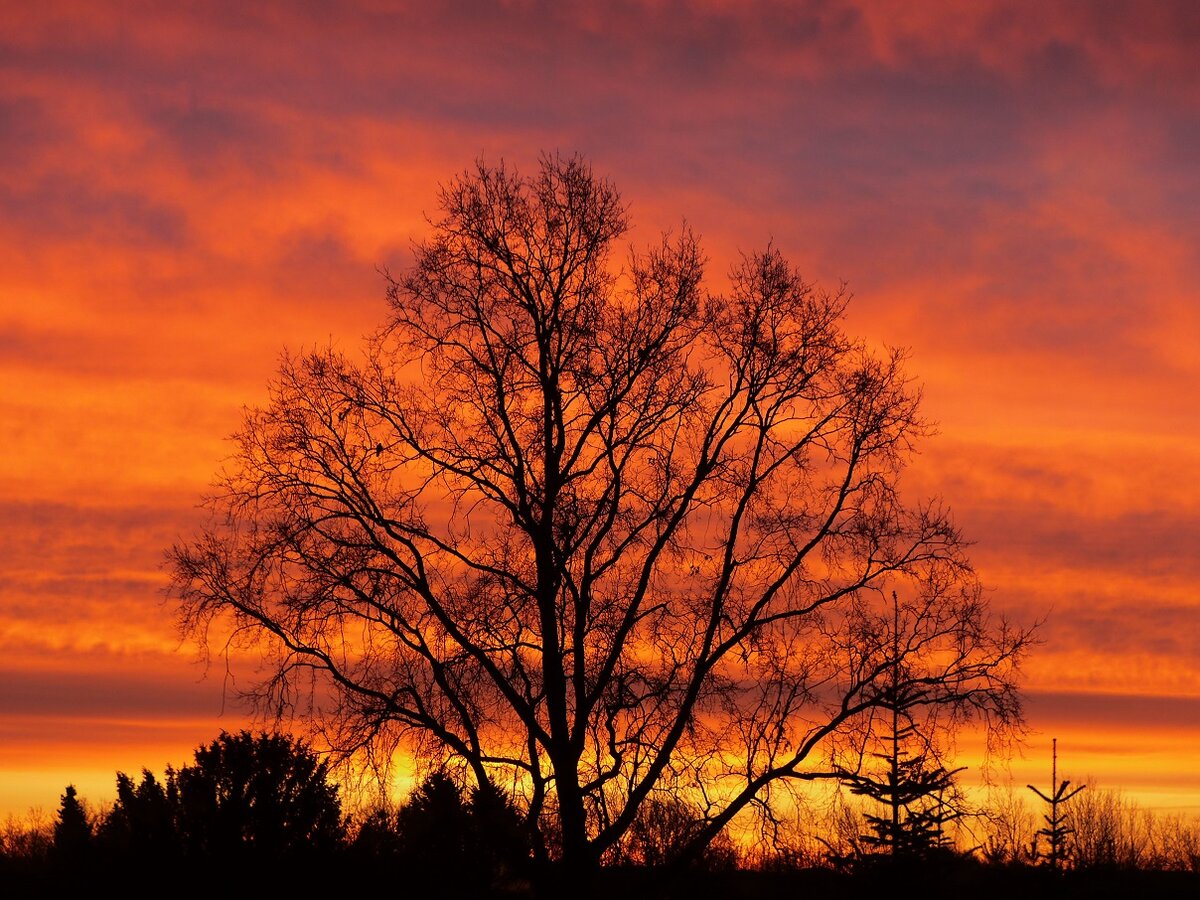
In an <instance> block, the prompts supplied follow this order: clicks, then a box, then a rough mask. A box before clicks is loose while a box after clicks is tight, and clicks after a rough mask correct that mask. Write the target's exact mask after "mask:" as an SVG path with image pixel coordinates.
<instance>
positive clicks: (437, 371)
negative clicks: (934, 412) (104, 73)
mask: <svg viewBox="0 0 1200 900" xmlns="http://www.w3.org/2000/svg"><path fill="white" fill-rule="evenodd" d="M440 200H441V209H442V214H441V217H440V218H439V219H437V220H436V221H434V222H433V223H432V236H431V237H430V238H429V239H428V240H427V241H426V242H425V243H422V244H420V245H419V246H417V247H416V248H415V263H414V265H413V267H412V269H411V271H409V272H407V273H406V274H404V275H403V276H402V277H399V278H392V277H391V276H390V275H388V276H387V281H388V299H389V302H390V316H389V318H388V320H387V322H386V324H385V325H384V326H383V327H382V328H381V330H380V331H379V332H378V333H377V334H376V335H375V336H374V337H373V338H372V339H371V340H370V341H369V342H368V346H367V349H366V353H365V358H364V359H363V360H361V361H353V360H352V359H350V358H348V357H347V356H346V355H345V354H343V353H340V352H338V351H335V350H333V349H326V350H319V351H314V352H311V353H306V354H304V355H300V356H291V355H285V357H284V359H283V361H282V364H281V367H280V372H279V377H278V378H277V379H276V380H275V381H274V383H273V385H272V388H271V397H270V402H269V403H268V404H267V405H266V406H265V408H262V409H257V410H253V411H251V412H249V413H248V414H247V416H246V420H245V425H244V428H243V429H242V431H241V432H240V434H239V435H238V438H237V441H238V443H237V446H238V451H237V453H236V456H235V458H234V460H233V462H232V465H231V466H230V468H229V469H228V471H227V473H226V474H224V475H223V477H222V480H221V482H220V485H219V491H218V492H217V493H216V495H215V497H213V498H212V501H211V503H212V507H213V509H214V512H215V517H214V520H213V524H212V525H211V526H210V527H209V528H208V529H207V530H206V531H205V532H204V533H202V534H201V535H199V536H198V537H196V538H195V539H194V540H192V541H190V542H189V543H186V544H183V545H179V546H176V547H175V548H174V549H173V551H172V552H171V555H170V558H171V564H172V570H173V591H174V594H175V596H177V597H178V598H179V600H180V602H181V607H180V608H181V610H182V616H181V623H182V627H183V628H184V630H185V632H187V633H188V634H191V635H194V636H196V637H198V638H200V639H201V640H202V642H203V641H205V640H212V639H216V640H226V639H228V640H234V641H238V640H247V641H251V642H255V643H258V644H260V645H261V647H262V648H263V649H264V651H266V652H267V653H269V654H271V657H270V659H271V665H270V673H271V674H270V677H269V678H268V679H267V680H266V681H265V682H264V683H263V684H262V685H261V689H260V691H259V692H258V694H257V697H258V699H259V700H260V701H262V702H263V704H264V706H263V709H264V710H275V711H276V712H279V711H286V710H288V709H290V708H292V704H294V703H295V702H297V700H298V699H299V698H301V697H303V696H306V694H305V692H306V691H308V690H309V689H311V688H313V687H317V688H319V689H320V690H324V691H326V693H327V695H328V696H332V697H333V699H332V700H331V701H328V702H327V703H326V704H325V705H324V706H321V707H320V708H319V709H317V710H315V712H317V713H319V717H318V718H319V721H321V722H323V723H325V724H326V725H327V726H328V727H329V728H330V732H329V737H330V738H331V739H332V740H333V742H334V744H335V745H337V746H338V747H340V748H342V749H345V750H351V749H355V748H357V749H363V748H371V747H373V748H376V750H377V751H378V749H379V748H385V749H386V750H387V751H393V750H395V749H397V748H399V747H404V748H405V749H407V750H408V751H409V752H412V753H416V754H417V755H418V756H424V757H429V758H433V757H438V756H453V757H456V758H457V759H459V760H461V761H462V762H463V764H465V765H466V766H467V767H469V769H470V771H471V772H472V773H473V777H474V778H475V780H476V781H477V782H478V783H479V784H485V783H487V781H488V780H489V779H491V780H493V781H494V782H496V783H497V784H501V785H504V786H505V787H506V789H511V790H512V791H514V792H516V793H517V794H519V796H520V797H521V799H522V802H523V808H524V809H525V810H526V811H527V816H528V823H529V826H530V828H531V831H532V832H533V833H534V836H535V838H539V839H540V846H541V849H542V852H543V854H545V855H548V856H551V857H555V858H557V859H559V860H560V862H561V865H560V867H559V868H560V870H562V871H565V872H566V873H568V877H582V876H583V875H585V874H586V872H587V871H588V870H590V869H591V868H592V867H594V866H595V865H598V863H599V860H600V859H601V856H602V855H603V854H604V853H605V851H606V850H609V849H610V848H613V847H615V846H616V845H617V843H618V842H619V841H620V840H621V838H622V836H623V835H625V834H626V833H627V832H628V831H629V829H630V828H631V826H632V825H633V824H634V823H635V822H636V821H637V817H638V814H639V811H640V810H641V809H642V807H643V806H644V804H645V803H646V802H647V800H648V798H651V797H652V796H654V794H655V792H656V791H661V790H665V789H672V790H675V791H678V792H680V793H681V795H682V796H687V797H689V798H690V800H689V802H694V803H695V804H696V805H697V808H698V809H700V810H701V815H702V822H701V825H700V826H699V827H697V828H696V829H695V830H694V833H693V834H692V835H691V837H690V846H691V848H692V853H697V852H699V851H700V850H701V849H702V848H703V846H704V845H705V843H706V842H707V841H709V840H711V839H712V837H713V836H714V835H716V834H718V833H719V832H720V831H721V829H722V828H724V827H725V826H726V825H727V824H729V823H730V821H731V820H732V819H733V818H734V817H735V816H738V815H739V813H742V812H743V811H746V810H748V809H750V808H751V807H753V808H755V809H757V810H759V811H760V812H763V811H765V812H767V813H768V814H769V812H770V810H771V808H772V804H774V803H776V802H778V798H777V797H776V795H774V794H773V793H772V789H773V788H775V787H778V786H780V785H782V784H784V783H785V782H795V781H803V780H808V779H816V778H829V777H833V776H834V775H835V773H834V772H833V770H832V767H831V766H830V765H829V764H828V762H827V760H826V758H825V755H824V748H825V747H826V745H827V743H828V739H829V738H830V737H831V736H834V735H838V734H841V733H845V732H847V731H848V730H852V729H854V728H856V727H857V728H861V727H863V723H864V721H865V720H866V719H867V718H869V716H870V714H871V712H872V710H873V709H875V708H876V707H877V706H878V705H879V704H880V702H881V698H883V697H884V695H885V693H886V692H887V691H889V690H894V686H892V683H891V679H890V673H891V672H892V671H893V668H892V664H893V661H892V659H891V657H892V652H891V651H892V647H891V644H890V640H889V637H888V632H887V629H886V627H884V628H880V627H878V623H879V621H880V617H879V614H880V612H881V611H882V615H883V619H882V621H883V622H884V623H885V624H886V622H887V619H888V611H889V610H888V607H889V604H888V603H887V602H886V600H884V599H883V598H884V597H885V596H886V592H888V591H890V590H892V589H894V588H896V587H901V589H902V590H904V591H906V592H907V593H908V594H909V595H911V596H912V597H914V598H915V599H914V601H913V602H914V604H915V605H916V606H918V607H919V608H920V609H921V610H923V615H924V619H923V623H924V624H923V627H922V628H921V629H920V631H919V632H918V633H916V634H914V635H913V638H912V641H911V642H910V643H909V644H907V645H906V647H905V653H906V659H907V660H908V661H910V662H911V665H906V667H905V669H904V671H905V672H906V673H907V674H906V676H905V677H908V678H912V679H914V680H917V681H919V682H920V684H921V686H922V691H923V693H922V695H921V696H922V699H921V702H922V703H928V704H938V705H940V706H943V707H945V708H947V709H953V710H954V711H956V712H957V713H963V714H966V713H975V714H980V715H983V716H984V717H986V718H987V719H988V720H989V721H991V722H992V723H994V724H998V725H1001V726H1004V725H1011V724H1012V723H1014V722H1016V721H1018V720H1019V715H1020V706H1019V699H1018V695H1017V693H1016V690H1015V676H1016V666H1017V663H1018V661H1019V659H1020V657H1021V654H1022V652H1023V651H1024V649H1025V647H1026V644H1027V641H1028V633H1026V632H1023V631H1020V630H1013V629H1011V628H1009V627H1008V626H1007V625H1005V624H1004V623H1003V622H999V623H996V622H993V621H991V620H990V619H989V617H988V613H987V610H986V607H985V604H984V602H983V600H982V598H981V594H980V589H979V586H978V584H977V581H976V578H975V575H974V573H973V571H972V569H971V566H970V564H969V561H968V560H967V558H966V556H965V554H964V549H963V541H962V539H961V537H960V535H959V532H958V531H957V530H956V528H955V526H954V525H953V524H952V522H951V520H950V518H949V516H948V514H947V513H946V511H945V510H944V509H943V508H942V507H941V506H940V505H939V503H937V502H925V503H921V504H918V505H915V506H914V505H907V504H906V502H905V501H904V500H903V499H902V498H901V494H900V491H899V484H898V479H899V476H900V474H901V472H902V470H903V468H904V467H905V465H906V463H907V461H908V458H909V455H910V453H911V451H912V449H913V444H914V442H915V441H916V440H917V439H919V438H921V437H922V436H924V435H925V434H926V432H927V430H928V429H927V427H926V425H925V424H924V423H923V422H922V420H921V419H920V416H919V413H918V406H919V392H918V391H917V390H915V389H914V387H913V385H912V384H911V382H910V380H909V379H908V377H907V376H906V375H905V373H904V370H903V362H904V353H903V352H902V351H898V350H891V351H886V352H882V353H873V352H871V351H869V349H868V348H867V347H866V346H865V344H864V343H863V342H861V341H857V340H854V339H852V338H851V337H849V336H847V335H846V334H845V333H844V332H843V330H842V325H841V323H842V319H843V313H844V311H845V309H846V305H847V302H848V299H849V298H848V295H847V293H846V292H845V290H844V289H840V290H838V291H836V292H827V291H824V290H819V289H817V288H815V287H813V286H812V285H810V284H808V283H806V282H805V281H804V280H803V279H802V278H801V276H800V275H799V274H798V272H797V271H796V270H794V269H793V268H792V267H791V266H789V264H788V263H787V262H786V261H785V260H784V259H783V257H782V256H781V255H780V254H779V252H778V251H776V250H775V249H773V248H768V249H767V250H765V251H764V252H762V253H758V254H754V255H750V256H746V257H744V258H743V259H741V261H740V262H738V263H737V264H736V265H734V266H733V267H732V269H731V271H730V273H729V284H728V288H727V289H726V291H725V292H723V293H710V292H709V291H708V290H707V289H706V288H705V287H704V284H705V282H704V264H705V260H704V257H703V255H702V253H701V250H700V247H699V245H698V242H697V240H696V238H695V236H694V235H693V233H692V232H691V231H690V230H688V229H687V228H686V227H685V228H683V229H682V230H681V231H679V232H678V233H675V234H673V235H665V236H664V237H663V238H662V240H661V241H660V242H658V243H657V244H656V245H654V246H651V247H649V248H648V249H645V250H629V251H628V255H627V256H623V257H621V256H618V242H619V241H620V239H621V238H622V237H623V235H624V234H625V233H626V231H627V228H628V222H627V215H626V209H625V207H624V206H623V205H622V202H621V200H620V198H619V196H618V194H617V191H616V190H615V189H614V188H613V186H612V185H611V184H610V183H609V182H607V181H605V180H603V179H600V178H598V177H597V176H595V175H594V174H593V172H592V171H591V169H590V167H589V166H588V165H587V164H586V163H585V162H584V161H583V160H581V159H579V158H561V157H557V156H552V157H543V159H542V160H541V163H540V166H539V168H538V171H537V172H536V174H534V175H533V176H531V177H522V176H520V175H518V174H517V173H516V172H514V171H512V170H511V169H509V168H506V167H505V166H503V165H500V166H498V167H489V166H486V165H484V164H483V163H480V164H478V165H477V166H476V167H475V168H474V169H473V170H471V171H468V172H466V173H464V174H463V175H462V176H460V177H458V178H457V179H455V180H453V181H452V182H450V183H449V184H448V185H447V186H445V187H443V189H442V192H441V195H440ZM218 623H224V624H223V625H222V626H221V627H222V628H226V627H231V628H232V633H230V632H227V631H213V630H212V629H213V627H214V626H216V625H218ZM218 635H224V636H223V637H218ZM202 645H204V644H202ZM330 688H331V689H332V690H331V691H329V690H328V689H330ZM385 755H386V754H385ZM684 855H686V854H684Z"/></svg>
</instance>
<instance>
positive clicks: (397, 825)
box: [352, 771, 530, 896]
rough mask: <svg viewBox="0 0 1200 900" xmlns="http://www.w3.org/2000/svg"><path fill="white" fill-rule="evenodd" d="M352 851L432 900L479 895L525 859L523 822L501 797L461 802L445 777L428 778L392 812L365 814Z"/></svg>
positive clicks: (479, 792)
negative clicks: (432, 894)
mask: <svg viewBox="0 0 1200 900" xmlns="http://www.w3.org/2000/svg"><path fill="white" fill-rule="evenodd" d="M352 850H353V853H354V855H355V858H356V859H358V860H360V861H362V862H363V863H364V864H365V865H372V864H378V863H380V862H383V863H384V864H385V865H386V866H387V867H388V869H389V871H394V870H400V871H404V872H405V873H406V876H405V877H406V880H407V881H408V883H409V885H410V886H412V887H413V888H414V889H419V890H430V891H433V892H435V893H437V894H438V895H439V896H447V895H455V896H477V895H479V894H480V893H486V892H488V891H490V890H492V889H493V888H496V887H498V886H499V885H501V883H503V882H505V881H507V880H511V879H512V878H514V877H517V876H519V875H520V874H521V872H522V870H523V869H524V868H527V863H528V860H529V855H530V850H529V842H528V838H527V836H526V834H525V832H524V823H523V819H522V817H521V815H520V814H519V813H518V812H517V810H516V809H515V808H514V807H513V805H512V804H511V802H509V801H508V799H507V798H506V797H505V796H504V794H503V792H501V791H500V790H498V789H497V788H495V787H494V786H489V787H487V788H486V789H479V788H476V789H474V790H473V791H471V793H470V797H469V799H468V797H467V794H466V792H465V791H464V790H463V788H462V787H461V786H460V785H459V784H458V782H457V781H456V780H455V779H454V778H453V777H452V776H451V775H450V774H449V773H447V772H445V771H436V772H432V773H430V774H429V775H428V776H427V777H426V778H425V779H423V780H422V781H421V783H420V784H419V785H417V787H416V788H415V789H414V790H413V792H412V793H411V794H410V795H409V797H408V798H407V799H406V800H405V802H404V803H402V804H401V805H400V807H399V809H397V810H396V811H395V812H390V811H388V810H386V809H376V810H373V811H371V812H370V813H369V814H368V815H367V816H366V817H365V818H364V819H363V821H362V822H361V823H360V825H359V828H358V831H357V834H356V835H355V840H354V844H353V847H352Z"/></svg>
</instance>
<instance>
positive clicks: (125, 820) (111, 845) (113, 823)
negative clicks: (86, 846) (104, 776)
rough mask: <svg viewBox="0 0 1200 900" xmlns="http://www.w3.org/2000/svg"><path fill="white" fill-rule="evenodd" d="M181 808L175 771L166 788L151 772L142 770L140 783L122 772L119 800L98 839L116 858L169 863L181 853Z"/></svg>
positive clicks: (105, 820) (118, 789)
mask: <svg viewBox="0 0 1200 900" xmlns="http://www.w3.org/2000/svg"><path fill="white" fill-rule="evenodd" d="M177 807H178V795H177V792H176V786H175V773H174V772H172V771H170V770H168V772H167V783H166V784H165V785H164V784H163V783H162V782H160V781H159V780H158V779H157V778H155V776H154V774H153V773H152V772H150V771H149V770H148V769H143V770H142V780H141V781H140V782H137V783H136V784H135V783H134V781H133V779H132V778H130V777H129V776H128V775H126V774H125V773H124V772H118V773H117V799H116V801H115V802H114V803H113V806H112V809H111V810H109V813H108V815H107V816H105V817H104V821H103V822H102V823H101V825H100V828H99V832H98V835H97V837H98V838H99V840H100V841H101V843H102V844H103V846H104V849H105V850H106V852H107V853H109V854H110V855H112V856H133V857H138V858H141V859H144V860H153V861H156V862H162V863H168V862H170V860H171V859H172V858H173V857H175V856H176V855H177V854H178V851H179V834H178V829H177V826H176V810H177Z"/></svg>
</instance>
